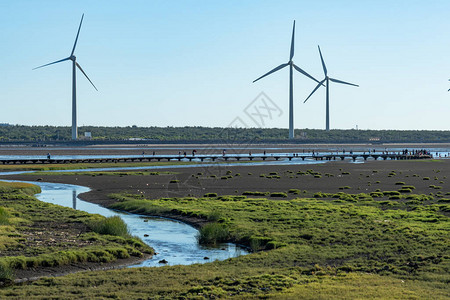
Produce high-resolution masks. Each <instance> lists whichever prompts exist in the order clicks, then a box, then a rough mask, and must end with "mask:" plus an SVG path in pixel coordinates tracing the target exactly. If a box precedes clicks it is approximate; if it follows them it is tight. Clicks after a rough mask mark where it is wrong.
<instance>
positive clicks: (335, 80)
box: [328, 77, 359, 87]
mask: <svg viewBox="0 0 450 300" xmlns="http://www.w3.org/2000/svg"><path fill="white" fill-rule="evenodd" d="M328 79H330V80H331V81H333V82H336V83H342V84H348V85H353V86H358V87H359V85H357V84H353V83H350V82H345V81H342V80H337V79H334V78H330V77H328Z"/></svg>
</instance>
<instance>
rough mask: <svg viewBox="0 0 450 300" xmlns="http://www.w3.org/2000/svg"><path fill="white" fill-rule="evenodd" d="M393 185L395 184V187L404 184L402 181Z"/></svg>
mask: <svg viewBox="0 0 450 300" xmlns="http://www.w3.org/2000/svg"><path fill="white" fill-rule="evenodd" d="M395 184H396V185H405V183H404V182H402V181H399V182H396V183H395Z"/></svg>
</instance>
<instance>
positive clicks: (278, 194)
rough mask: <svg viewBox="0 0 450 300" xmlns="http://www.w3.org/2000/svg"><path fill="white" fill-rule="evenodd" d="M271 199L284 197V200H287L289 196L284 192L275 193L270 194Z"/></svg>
mask: <svg viewBox="0 0 450 300" xmlns="http://www.w3.org/2000/svg"><path fill="white" fill-rule="evenodd" d="M270 197H282V198H286V197H287V194H286V193H283V192H273V193H271V194H270Z"/></svg>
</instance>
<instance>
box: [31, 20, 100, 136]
mask: <svg viewBox="0 0 450 300" xmlns="http://www.w3.org/2000/svg"><path fill="white" fill-rule="evenodd" d="M83 18H84V14H83V15H82V16H81V21H80V26H79V27H78V32H77V37H76V38H75V43H74V44H73V49H72V52H71V53H70V56H69V57H67V58H64V59H61V60H58V61H54V62H51V63H49V64H45V65H42V66H39V67H36V68H34V69H33V70H35V69H39V68H42V67H46V66H49V65H53V64H57V63H60V62H63V61H66V60H71V61H72V140H76V139H77V137H78V129H77V84H76V83H77V79H76V68H78V69H80V71H81V73H83V75H84V76H86V78H87V80H89V82H90V83H91V84H92V86H93V87H94V89H95V90H97V88H96V87H95V85H94V83H92V81H91V80H90V79H89V77H88V76H87V75H86V73H85V72H84V71H83V69H82V68H81V66H80V65H79V64H78V63H77V61H76V60H77V58H76V57H75V55H73V54H74V52H75V47H76V46H77V41H78V36H79V34H80V29H81V24H82V23H83ZM97 91H98V90H97Z"/></svg>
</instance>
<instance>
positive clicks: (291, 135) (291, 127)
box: [253, 20, 319, 139]
mask: <svg viewBox="0 0 450 300" xmlns="http://www.w3.org/2000/svg"><path fill="white" fill-rule="evenodd" d="M294 35H295V20H294V26H293V28H292V39H291V53H290V56H289V61H288V62H287V63H285V64H282V65H279V66H278V67H276V68H275V69H273V70H271V71H269V72H267V73H266V74H264V75H263V76H261V77H259V78H258V79H256V80H254V81H253V82H256V81H258V80H260V79H261V78H264V77H266V76H267V75H270V74H272V73H274V72H276V71H278V70H281V69H283V68H284V67H287V66H289V138H290V139H293V138H294V87H293V84H294V81H293V77H294V74H293V73H294V72H293V69H295V70H297V71H298V72H300V73H302V74H303V75H305V76H307V77H309V78H311V79H312V80H314V81H315V82H319V81H318V80H317V79H315V78H314V77H312V76H311V75H309V74H308V73H306V72H305V71H303V70H302V69H301V68H299V67H298V66H296V65H295V64H294V62H293V61H292V58H293V57H294Z"/></svg>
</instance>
